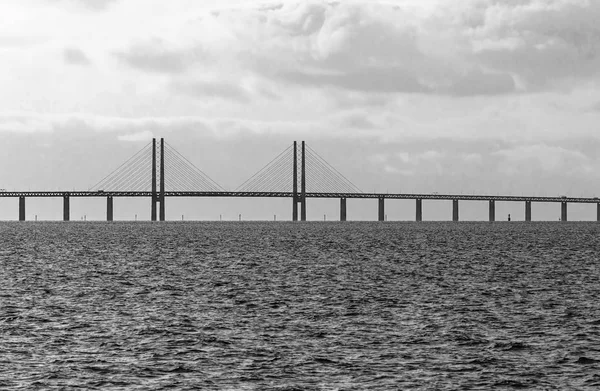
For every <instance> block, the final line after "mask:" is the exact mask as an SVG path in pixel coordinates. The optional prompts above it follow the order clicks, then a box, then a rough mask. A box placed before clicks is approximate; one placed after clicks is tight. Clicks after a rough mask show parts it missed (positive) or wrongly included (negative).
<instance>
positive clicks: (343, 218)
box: [340, 198, 346, 221]
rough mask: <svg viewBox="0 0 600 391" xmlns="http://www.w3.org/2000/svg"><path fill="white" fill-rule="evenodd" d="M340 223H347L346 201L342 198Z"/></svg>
mask: <svg viewBox="0 0 600 391" xmlns="http://www.w3.org/2000/svg"><path fill="white" fill-rule="evenodd" d="M340 221H346V199H345V198H340Z"/></svg>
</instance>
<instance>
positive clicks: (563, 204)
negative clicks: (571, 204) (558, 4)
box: [560, 201, 569, 221]
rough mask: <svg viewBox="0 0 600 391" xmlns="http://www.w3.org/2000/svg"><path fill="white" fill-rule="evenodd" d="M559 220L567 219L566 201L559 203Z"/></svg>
mask: <svg viewBox="0 0 600 391" xmlns="http://www.w3.org/2000/svg"><path fill="white" fill-rule="evenodd" d="M560 221H569V220H568V216H567V202H566V201H563V202H561V203H560Z"/></svg>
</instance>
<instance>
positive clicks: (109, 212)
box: [0, 191, 600, 222]
mask: <svg viewBox="0 0 600 391" xmlns="http://www.w3.org/2000/svg"><path fill="white" fill-rule="evenodd" d="M0 197H4V198H7V197H17V198H19V221H24V220H25V199H26V198H27V197H62V198H63V220H64V221H69V219H70V198H71V197H106V201H107V204H106V219H107V220H108V221H112V220H113V199H114V197H149V198H150V199H153V197H155V198H154V200H153V202H154V203H155V202H157V201H158V202H161V201H160V200H161V199H163V198H162V197H265V198H268V197H271V198H273V197H279V198H292V199H293V201H292V204H293V209H292V211H293V213H292V214H293V220H297V218H298V217H297V209H296V207H297V203H301V206H302V208H301V209H302V218H301V220H306V202H305V200H306V198H339V199H340V220H341V221H346V216H347V206H346V205H347V204H346V200H347V199H348V198H354V199H378V202H379V203H378V220H379V221H384V220H385V200H386V199H404V200H406V199H412V200H415V201H416V209H415V220H416V221H422V220H423V200H448V201H452V221H459V201H487V202H488V203H489V221H495V220H496V202H497V201H508V202H510V201H513V202H524V203H525V221H531V205H532V203H533V202H559V203H560V204H561V214H560V220H561V221H567V205H568V204H569V203H588V204H596V205H597V221H599V222H600V199H598V197H594V198H589V197H566V196H558V197H538V196H510V195H503V196H501V195H496V196H494V195H469V194H436V193H432V194H379V193H304V194H302V193H296V199H294V193H293V192H235V191H219V192H214V191H165V192H164V193H163V194H160V195H159V193H157V192H154V193H153V192H151V191H0ZM153 216H154V209H153ZM155 219H156V218H155V217H153V220H155ZM164 219H165V214H164V202H161V215H160V220H161V221H162V220H164Z"/></svg>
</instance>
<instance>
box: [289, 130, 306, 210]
mask: <svg viewBox="0 0 600 391" xmlns="http://www.w3.org/2000/svg"><path fill="white" fill-rule="evenodd" d="M301 151H302V152H301V159H302V160H301V161H300V193H298V143H297V142H296V141H294V158H293V161H294V163H293V170H292V171H293V172H292V193H293V194H292V221H298V204H300V220H301V221H306V147H305V144H304V141H302V144H301Z"/></svg>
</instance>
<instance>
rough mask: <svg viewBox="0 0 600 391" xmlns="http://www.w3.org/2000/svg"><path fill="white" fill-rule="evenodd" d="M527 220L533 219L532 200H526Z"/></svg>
mask: <svg viewBox="0 0 600 391" xmlns="http://www.w3.org/2000/svg"><path fill="white" fill-rule="evenodd" d="M525 221H531V201H525Z"/></svg>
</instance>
